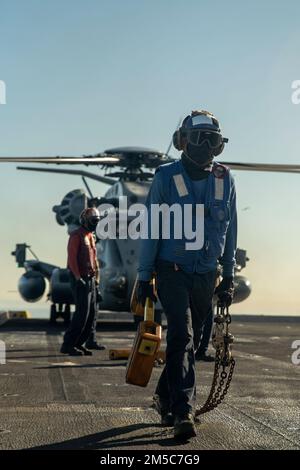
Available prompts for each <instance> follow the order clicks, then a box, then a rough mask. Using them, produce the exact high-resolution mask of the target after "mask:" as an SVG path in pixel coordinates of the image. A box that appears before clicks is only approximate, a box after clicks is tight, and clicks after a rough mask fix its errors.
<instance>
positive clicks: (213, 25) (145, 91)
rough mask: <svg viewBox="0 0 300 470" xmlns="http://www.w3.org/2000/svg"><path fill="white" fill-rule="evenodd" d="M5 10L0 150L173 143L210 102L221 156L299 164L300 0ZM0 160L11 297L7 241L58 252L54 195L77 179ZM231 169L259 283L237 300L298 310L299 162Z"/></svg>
mask: <svg viewBox="0 0 300 470" xmlns="http://www.w3.org/2000/svg"><path fill="white" fill-rule="evenodd" d="M0 9H1V16H0V80H4V81H5V82H6V86H7V104H6V105H0V142H1V146H0V155H8V156H14V155H24V156H26V155H57V154H60V155H80V154H83V153H93V152H97V151H102V150H104V149H106V148H109V147H112V146H118V145H144V146H151V147H157V148H159V149H162V150H165V149H166V148H167V146H168V143H169V140H170V137H171V134H172V132H173V130H174V128H175V126H176V124H177V121H178V119H179V117H180V116H184V115H185V114H187V113H188V112H190V110H191V109H194V108H204V109H208V110H210V111H213V112H214V113H215V114H216V115H217V116H218V117H219V119H220V121H221V123H222V127H223V129H224V134H225V135H226V136H227V137H229V138H230V143H229V144H228V146H227V149H226V152H225V153H224V154H223V156H224V159H226V160H233V161H250V162H251V161H252V162H256V161H257V162H275V163H279V162H282V163H285V162H286V163H300V137H299V136H300V105H294V104H292V102H291V93H292V90H291V83H292V82H293V81H294V80H297V79H300V54H299V50H300V30H299V18H300V3H299V2H298V1H296V0H295V1H292V0H288V1H286V2H281V1H277V0H275V1H271V0H262V1H252V2H247V3H246V2H241V1H233V0H229V1H227V2H224V1H215V2H209V1H208V0H207V1H206V0H202V1H201V0H197V1H196V0H187V1H185V2H182V1H177V0H172V1H170V0H168V1H167V0H160V1H157V0H154V1H153V0H152V1H145V0H139V1H133V0H126V1H121V0H119V1H116V0H110V1H102V0H98V1H96V0H87V1H84V2H83V1H77V0H61V1H58V0H53V1H51V2H50V1H49V2H46V1H43V2H42V1H38V0H27V1H26V2H24V1H22V0H19V1H16V0H10V1H8V0H1V5H0ZM172 152H173V154H174V155H176V151H175V150H174V149H173V150H172ZM0 171H1V173H0V197H1V213H2V217H1V233H0V246H1V252H0V256H1V258H0V262H1V283H0V299H1V301H2V304H3V305H4V304H5V302H8V301H11V302H12V303H14V304H15V305H16V304H17V299H18V295H17V294H16V293H12V292H8V291H9V290H13V289H15V285H16V281H17V279H18V277H19V275H20V271H19V270H17V269H16V267H15V265H14V262H13V258H12V257H11V256H10V254H9V253H10V251H11V250H12V249H13V247H14V244H15V243H16V242H22V241H27V242H28V243H31V244H32V247H33V249H34V250H35V251H36V252H37V253H38V255H39V256H40V257H41V259H44V260H45V261H49V262H53V263H57V264H60V265H64V264H65V246H66V239H67V236H66V233H65V228H64V227H60V226H58V225H57V224H56V223H55V222H54V214H53V213H52V212H51V207H52V206H53V205H54V204H57V203H59V202H60V201H61V199H62V198H63V196H64V195H65V194H66V193H67V192H68V191H69V190H71V189H74V188H78V187H81V186H82V184H81V180H80V179H79V178H77V177H71V176H51V175H46V174H45V175H44V174H43V175H38V174H37V173H33V174H30V173H27V172H26V173H24V174H21V172H18V171H16V170H15V167H14V166H13V165H12V166H9V165H2V166H1V170H0ZM236 182H237V189H238V195H239V214H240V230H239V246H240V247H243V248H246V249H247V250H248V252H249V257H250V258H251V261H250V263H249V267H248V268H247V271H246V270H245V275H248V277H249V278H250V279H251V281H252V284H253V294H252V296H251V297H250V299H249V300H248V301H246V302H245V303H243V304H241V305H239V306H236V307H235V311H239V312H247V313H248V312H250V313H251V312H252V313H255V312H257V313H270V314H271V313H286V314H297V313H298V314H299V313H300V300H299V297H298V292H297V291H298V284H299V274H298V269H299V268H298V266H299V264H300V254H299V246H298V240H299V229H300V222H299V219H300V218H299V212H300V210H299V201H300V175H298V176H297V175H272V174H256V173H247V174H246V173H243V174H242V173H238V172H236ZM92 186H93V189H94V191H95V193H96V194H99V195H100V194H102V193H103V191H104V189H105V187H104V185H101V184H98V185H97V184H95V183H94V184H92ZM246 206H250V209H249V210H247V211H243V210H242V209H243V208H244V207H246ZM0 308H1V303H0Z"/></svg>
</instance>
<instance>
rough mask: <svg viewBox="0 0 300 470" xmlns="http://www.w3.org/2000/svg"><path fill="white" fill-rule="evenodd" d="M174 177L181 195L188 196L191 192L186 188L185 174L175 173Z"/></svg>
mask: <svg viewBox="0 0 300 470" xmlns="http://www.w3.org/2000/svg"><path fill="white" fill-rule="evenodd" d="M173 179H174V183H175V186H176V189H177V192H178V194H179V196H180V197H183V196H187V195H188V193H189V192H188V190H187V188H186V185H185V182H184V179H183V176H182V175H181V174H178V175H173Z"/></svg>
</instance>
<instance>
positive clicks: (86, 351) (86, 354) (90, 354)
mask: <svg viewBox="0 0 300 470" xmlns="http://www.w3.org/2000/svg"><path fill="white" fill-rule="evenodd" d="M76 349H79V351H82V352H83V355H84V356H92V355H93V353H92V351H90V350H89V349H87V348H85V347H84V346H76Z"/></svg>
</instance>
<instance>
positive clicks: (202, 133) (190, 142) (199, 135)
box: [173, 110, 228, 157]
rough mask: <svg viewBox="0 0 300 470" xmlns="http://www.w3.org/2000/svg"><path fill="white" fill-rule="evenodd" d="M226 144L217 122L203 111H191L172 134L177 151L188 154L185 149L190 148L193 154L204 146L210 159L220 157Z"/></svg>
mask: <svg viewBox="0 0 300 470" xmlns="http://www.w3.org/2000/svg"><path fill="white" fill-rule="evenodd" d="M227 142H228V139H226V138H224V137H223V136H222V134H221V129H220V125H219V121H218V120H217V119H216V117H215V116H214V115H213V114H212V113H210V112H208V111H204V110H201V111H192V112H191V114H190V115H188V116H186V117H185V118H184V120H183V122H182V124H181V127H180V128H179V129H178V130H176V131H175V132H174V134H173V145H174V147H175V148H176V149H177V150H183V151H185V152H187V153H189V152H188V151H187V148H188V147H189V146H190V147H192V148H193V150H194V152H195V151H197V149H199V151H200V150H201V148H203V146H205V145H206V146H207V147H208V149H209V151H210V153H211V156H212V157H214V156H215V157H216V156H217V155H220V154H221V153H222V152H223V150H224V144H225V143H227Z"/></svg>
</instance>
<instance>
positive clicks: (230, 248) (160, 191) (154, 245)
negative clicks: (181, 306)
mask: <svg viewBox="0 0 300 470" xmlns="http://www.w3.org/2000/svg"><path fill="white" fill-rule="evenodd" d="M191 184H192V187H193V192H194V194H195V195H196V199H197V200H196V202H197V203H198V204H204V201H205V193H206V186H207V179H201V180H191ZM166 202H167V198H166V196H165V194H164V187H163V182H162V176H161V172H157V173H156V174H155V176H154V178H153V182H152V185H151V188H150V191H149V194H148V197H147V201H146V207H147V209H148V214H147V217H148V230H149V231H150V227H151V211H150V207H151V204H163V203H166ZM230 214H231V217H230V223H229V226H228V229H227V233H226V242H225V247H224V253H223V255H222V257H221V258H220V259H219V262H220V264H221V265H222V266H223V276H224V277H227V276H228V277H229V276H233V275H234V266H235V251H236V244H237V212H236V190H235V184H234V179H233V177H232V175H231V174H230ZM140 243H141V245H140V262H139V267H138V278H139V280H141V281H148V280H149V279H150V278H151V275H152V273H153V272H154V271H155V264H156V260H157V259H160V250H159V247H160V240H159V239H154V238H150V237H149V238H148V239H142V240H141V242H140ZM167 261H168V260H167ZM169 261H171V260H169ZM217 261H218V260H214V259H207V260H205V261H203V257H202V258H201V260H200V259H199V260H196V263H195V264H194V266H190V265H188V264H186V265H185V264H184V263H182V264H180V265H179V267H180V268H181V269H182V270H183V271H185V272H190V273H191V272H197V273H206V272H209V271H213V270H214V269H216V267H217Z"/></svg>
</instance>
